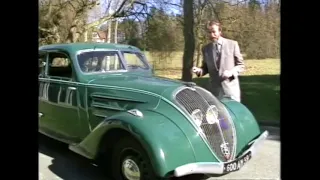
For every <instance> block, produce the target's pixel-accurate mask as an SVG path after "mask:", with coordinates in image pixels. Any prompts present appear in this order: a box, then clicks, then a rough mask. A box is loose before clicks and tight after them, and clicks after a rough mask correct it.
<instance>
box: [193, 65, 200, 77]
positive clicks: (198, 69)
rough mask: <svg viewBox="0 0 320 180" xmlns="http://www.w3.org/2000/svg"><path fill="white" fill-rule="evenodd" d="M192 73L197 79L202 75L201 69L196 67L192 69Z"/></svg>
mask: <svg viewBox="0 0 320 180" xmlns="http://www.w3.org/2000/svg"><path fill="white" fill-rule="evenodd" d="M192 72H193V73H195V74H196V75H197V76H198V77H200V76H201V74H202V69H201V68H198V67H193V68H192Z"/></svg>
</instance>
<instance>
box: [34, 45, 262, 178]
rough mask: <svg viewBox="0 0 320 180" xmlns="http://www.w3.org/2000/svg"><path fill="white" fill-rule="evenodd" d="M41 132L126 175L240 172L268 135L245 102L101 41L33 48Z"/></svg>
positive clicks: (135, 51)
mask: <svg viewBox="0 0 320 180" xmlns="http://www.w3.org/2000/svg"><path fill="white" fill-rule="evenodd" d="M39 132H40V133H42V134H44V135H46V136H49V137H51V138H54V139H56V140H59V141H62V142H65V143H67V144H68V145H69V149H70V150H72V151H74V152H76V153H78V154H80V155H82V156H84V157H86V158H89V159H92V160H96V161H97V162H102V163H103V164H104V163H105V165H108V166H105V167H109V168H111V170H112V171H111V172H112V174H113V176H114V177H115V178H116V179H128V180H133V179H141V180H146V179H150V180H153V179H157V178H171V177H183V176H186V175H190V174H209V175H210V174H220V175H222V174H227V173H230V172H234V171H238V170H239V169H241V167H242V166H243V165H244V164H245V163H246V162H248V161H249V160H250V159H251V157H252V156H254V154H255V153H256V149H257V147H258V145H259V144H260V143H261V142H263V140H265V139H266V137H267V136H268V132H267V131H265V132H261V131H260V129H259V126H258V124H257V122H256V119H255V118H254V116H253V115H252V113H251V112H250V111H249V110H248V109H247V108H246V107H245V106H244V105H243V104H241V103H238V102H236V101H233V100H231V99H229V98H224V99H222V100H218V99H217V98H216V97H215V96H213V95H212V94H211V93H210V92H208V91H207V90H205V89H203V88H201V87H199V86H197V85H196V84H194V83H192V82H183V81H178V80H170V79H165V78H160V77H157V76H155V75H154V74H153V70H152V68H151V66H150V65H149V63H148V61H147V59H146V57H145V56H144V54H143V53H142V52H141V51H140V50H139V49H138V48H136V47H133V46H129V45H120V44H106V43H74V44H54V45H46V46H41V47H40V48H39ZM106 170H107V169H106ZM108 170H110V169H108Z"/></svg>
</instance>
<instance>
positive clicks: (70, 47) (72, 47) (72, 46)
mask: <svg viewBox="0 0 320 180" xmlns="http://www.w3.org/2000/svg"><path fill="white" fill-rule="evenodd" d="M94 48H103V49H116V50H129V51H140V50H139V49H138V48H137V47H134V46H131V45H127V44H115V43H98V42H88V43H65V44H50V45H43V46H40V47H39V50H50V49H63V50H66V51H69V52H75V51H78V50H83V49H94Z"/></svg>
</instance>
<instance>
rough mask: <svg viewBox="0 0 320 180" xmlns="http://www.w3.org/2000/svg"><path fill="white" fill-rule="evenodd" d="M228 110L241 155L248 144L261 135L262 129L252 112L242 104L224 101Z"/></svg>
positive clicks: (238, 151)
mask: <svg viewBox="0 0 320 180" xmlns="http://www.w3.org/2000/svg"><path fill="white" fill-rule="evenodd" d="M222 103H223V104H224V105H225V107H226V108H227V110H228V112H229V114H230V116H231V118H232V119H233V122H234V124H235V128H236V133H237V154H239V153H241V151H243V150H244V148H245V147H246V146H247V144H248V143H249V142H250V141H252V140H253V139H255V138H256V137H258V136H259V135H260V134H261V131H260V127H259V125H258V122H257V121H256V119H255V117H254V116H253V114H252V113H251V111H250V110H249V109H248V108H247V107H246V106H245V105H243V104H242V103H239V102H237V101H234V100H229V99H222Z"/></svg>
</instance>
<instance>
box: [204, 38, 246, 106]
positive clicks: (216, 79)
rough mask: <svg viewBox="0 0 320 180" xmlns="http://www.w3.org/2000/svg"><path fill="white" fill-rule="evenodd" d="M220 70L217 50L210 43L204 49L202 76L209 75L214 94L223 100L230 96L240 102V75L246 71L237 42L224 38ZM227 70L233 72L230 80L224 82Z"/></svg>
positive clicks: (222, 40)
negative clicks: (224, 73)
mask: <svg viewBox="0 0 320 180" xmlns="http://www.w3.org/2000/svg"><path fill="white" fill-rule="evenodd" d="M220 47H221V48H220V63H219V64H220V68H219V69H218V66H217V58H216V56H215V53H216V52H215V48H213V43H209V44H207V45H205V46H204V47H203V48H202V54H203V62H202V67H201V68H202V76H204V75H206V74H208V73H209V75H210V82H211V91H212V93H213V94H214V95H215V96H217V97H219V98H221V96H228V97H231V98H233V99H235V100H238V101H240V94H241V93H240V84H239V78H238V74H239V73H241V72H243V71H244V61H243V57H242V55H241V53H240V48H239V45H238V42H237V41H234V40H230V39H226V38H222V39H221V45H220ZM225 70H229V71H232V72H233V76H232V77H231V78H229V79H226V80H222V73H223V72H224V71H225Z"/></svg>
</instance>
